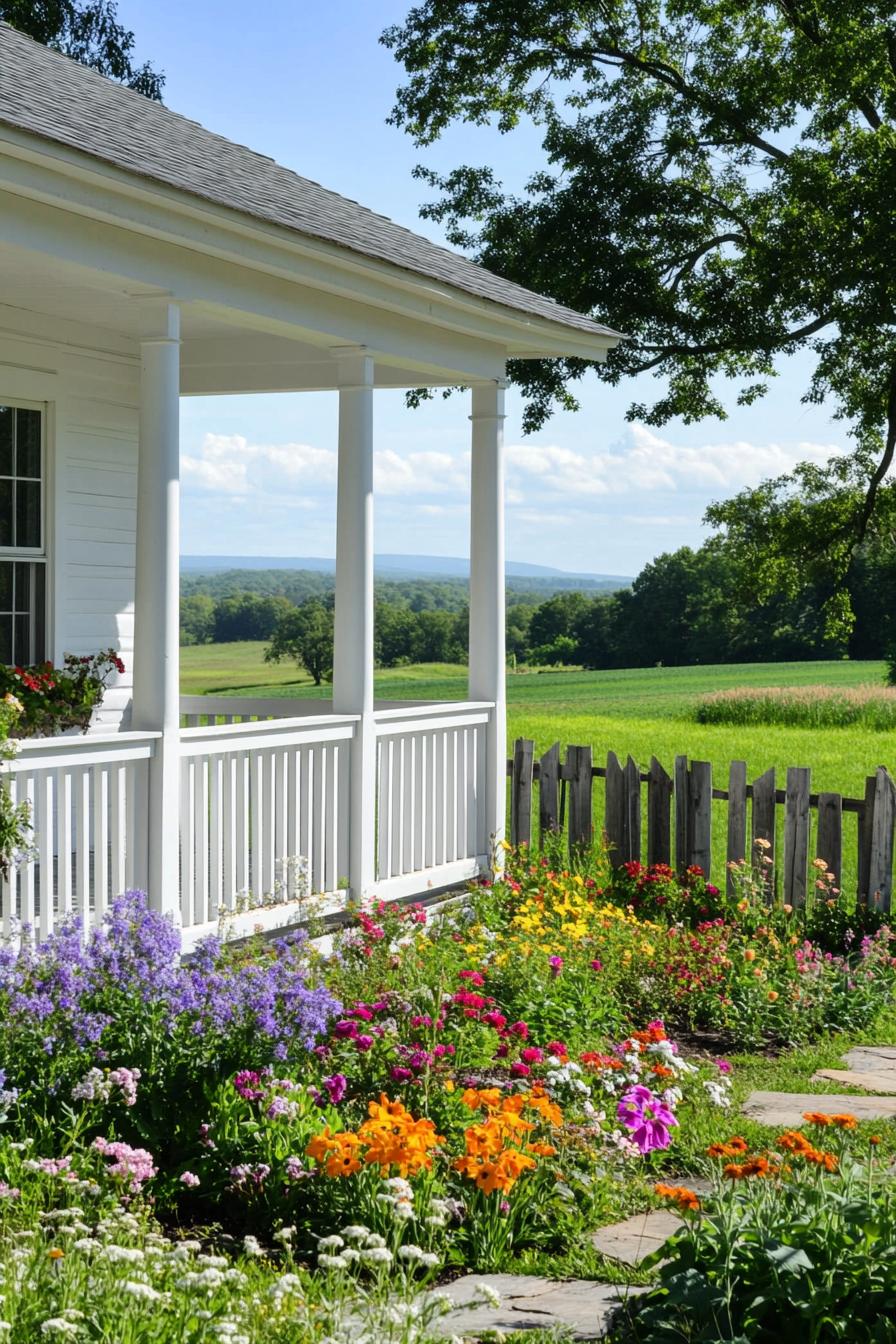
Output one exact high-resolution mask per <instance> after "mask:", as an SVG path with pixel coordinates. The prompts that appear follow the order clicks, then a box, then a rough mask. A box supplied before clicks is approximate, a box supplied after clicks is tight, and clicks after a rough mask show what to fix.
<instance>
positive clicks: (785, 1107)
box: [741, 1092, 896, 1127]
mask: <svg viewBox="0 0 896 1344" xmlns="http://www.w3.org/2000/svg"><path fill="white" fill-rule="evenodd" d="M741 1109H742V1111H743V1114H744V1115H748V1116H749V1117H750V1119H751V1120H758V1121H759V1122H760V1123H761V1124H763V1125H781V1126H790V1127H798V1126H800V1125H802V1124H803V1114H804V1112H805V1111H827V1112H828V1113H829V1114H830V1113H832V1112H833V1113H835V1114H836V1113H837V1112H838V1111H840V1112H843V1111H846V1112H848V1113H849V1114H850V1115H854V1116H856V1118H857V1119H859V1120H892V1119H893V1118H896V1096H888V1097H883V1096H874V1097H857V1096H853V1097H846V1096H837V1095H832V1094H828V1095H819V1094H818V1093H817V1092H751V1093H750V1095H749V1096H748V1097H747V1099H746V1101H745V1102H744V1104H743V1106H742V1108H741Z"/></svg>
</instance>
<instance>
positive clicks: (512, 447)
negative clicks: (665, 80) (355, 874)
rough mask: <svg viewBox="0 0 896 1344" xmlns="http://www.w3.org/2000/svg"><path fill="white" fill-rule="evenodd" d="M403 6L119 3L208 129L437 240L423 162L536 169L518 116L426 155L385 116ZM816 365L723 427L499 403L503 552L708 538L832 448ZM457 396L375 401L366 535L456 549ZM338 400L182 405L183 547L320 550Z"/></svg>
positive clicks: (463, 547)
mask: <svg viewBox="0 0 896 1344" xmlns="http://www.w3.org/2000/svg"><path fill="white" fill-rule="evenodd" d="M409 3H410V0H406V2H405V3H402V2H401V0H339V2H338V3H331V4H321V3H314V4H308V3H307V2H306V3H304V4H303V3H302V0H298V3H296V0H291V2H287V0H262V3H260V4H257V5H255V6H254V7H251V8H249V9H248V10H247V8H246V6H245V5H244V4H237V3H235V0H187V2H186V3H185V0H151V2H150V0H120V3H119V14H120V17H121V19H122V20H123V21H124V22H125V23H126V24H127V25H128V26H129V27H131V28H133V30H134V32H135V34H136V38H137V54H138V57H139V58H141V59H143V58H146V59H149V60H151V61H152V62H153V63H154V64H155V65H157V66H160V67H161V68H162V69H163V70H164V71H165V72H166V75H167V84H166V89H165V101H166V102H167V104H168V106H169V107H171V108H173V109H174V110H176V111H178V112H182V113H184V114H185V115H186V116H189V117H193V118H195V119H196V120H198V121H201V122H203V123H204V124H205V125H207V126H209V127H210V128H211V129H213V130H215V131H218V132H220V133H221V134H223V135H226V136H229V137H230V138H231V139H234V140H237V141H239V142H241V143H243V144H247V145H250V146H251V147H252V148H253V149H257V150H259V151H261V152H262V153H265V154H270V155H271V156H272V157H274V158H276V159H278V160H279V161H280V162H281V163H284V164H286V165H287V166H289V167H291V168H294V169H295V170H296V171H297V172H299V173H302V174H303V175H305V176H306V177H310V178H313V179H315V180H316V181H319V182H322V183H324V184H325V185H326V186H328V187H330V188H332V189H333V190H335V191H339V192H341V193H342V194H343V195H346V196H349V197H353V198H354V199H356V200H359V201H362V202H363V203H364V204H365V205H367V206H369V207H371V208H372V209H374V210H378V211H381V212H382V213H384V214H387V215H390V216H391V217H392V218H393V219H396V220H398V221H399V222H400V223H402V224H405V225H407V226H408V227H410V228H415V229H418V230H419V231H421V232H424V233H428V234H429V235H430V236H433V237H435V238H438V239H439V240H440V241H441V238H440V236H439V232H438V230H437V228H436V227H435V226H434V225H432V224H431V223H429V222H428V221H421V220H420V218H419V214H418V210H419V206H420V204H421V202H422V200H424V199H425V195H426V189H425V187H424V185H423V184H421V183H419V182H416V181H414V180H413V178H412V176H411V172H412V169H413V167H414V165H415V164H416V163H418V162H421V161H422V162H426V163H427V164H428V165H429V166H432V167H435V168H450V167H453V166H455V165H457V164H459V163H477V164H479V163H489V164H491V165H493V166H494V167H495V169H496V171H497V172H498V174H499V176H501V177H502V178H503V180H504V181H505V182H506V183H508V184H510V185H511V186H514V187H519V186H521V184H522V183H523V182H524V181H525V179H526V177H527V175H528V173H529V172H530V171H531V170H532V168H533V167H535V166H537V164H538V162H539V139H538V136H537V133H536V132H534V131H533V130H532V129H530V128H523V129H521V130H518V131H515V132H514V133H513V134H512V135H509V136H500V135H499V134H498V133H497V132H495V131H494V130H493V129H491V128H487V127H485V128H473V127H458V128H453V129H452V130H451V131H450V132H449V133H448V134H446V135H445V136H444V137H443V139H442V140H441V141H440V142H439V143H438V144H437V145H436V146H434V147H433V148H432V149H428V150H426V151H420V150H417V149H415V148H414V146H413V144H412V143H411V141H410V139H409V137H408V136H407V135H405V134H404V133H403V132H401V131H399V130H397V129H395V128H394V127H391V126H387V125H386V124H385V123H386V117H387V116H388V113H389V109H390V107H391V105H392V99H393V94H394V91H395V88H396V86H397V84H398V82H399V78H400V70H399V67H398V66H397V65H396V64H395V62H394V60H393V58H392V56H391V54H390V53H389V52H388V51H386V50H385V49H384V48H383V47H381V46H380V45H379V43H378V37H379V34H380V32H381V31H382V29H383V28H384V27H385V26H386V25H387V24H389V23H393V22H397V21H399V20H400V19H401V18H402V17H403V15H404V13H405V11H406V9H407V8H408V7H409ZM809 367H810V364H809V361H808V359H806V358H805V357H800V358H798V359H796V360H794V361H791V363H790V364H788V365H787V366H786V367H785V368H783V369H782V372H781V376H780V377H779V378H778V379H777V380H776V382H775V383H774V384H773V388H772V392H771V394H770V395H769V396H768V397H766V399H765V400H764V401H763V402H761V403H759V404H758V405H756V406H754V407H750V408H738V407H736V406H734V396H733V393H732V395H731V396H730V397H729V398H728V400H729V404H730V418H729V419H728V420H727V421H724V422H723V421H717V420H711V421H704V422H703V423H702V424H700V425H697V426H694V425H691V426H686V425H683V424H680V423H676V422H672V423H670V424H669V425H667V426H665V427H664V428H663V429H661V430H648V429H647V428H646V427H643V426H638V425H631V424H628V423H627V422H626V420H625V411H626V408H627V406H628V404H629V402H630V401H632V400H633V399H635V398H637V399H638V400H647V399H648V398H649V396H650V392H651V389H650V388H649V387H643V386H641V387H639V386H638V384H636V383H635V382H634V381H633V382H632V383H631V384H629V386H627V387H622V388H618V389H610V388H606V387H603V386H601V385H600V384H598V383H597V381H596V380H589V382H588V384H587V385H586V386H585V387H584V388H583V395H582V398H581V400H582V409H581V410H580V411H579V412H578V413H577V414H563V415H557V416H555V417H554V418H553V419H552V420H551V421H550V422H549V424H548V425H547V426H546V427H545V429H544V430H542V431H541V432H539V433H538V434H537V435H532V436H530V437H525V436H524V435H523V434H522V429H521V423H520V421H521V403H520V400H519V398H518V397H517V396H516V395H515V394H514V393H513V392H511V394H510V396H509V402H508V412H509V413H508V420H507V425H506V442H507V447H508V512H507V554H508V558H510V559H513V560H528V561H534V562H536V563H539V564H547V565H555V566H557V567H558V568H562V569H569V570H577V571H589V572H601V573H613V574H634V573H636V572H637V571H638V569H639V568H640V567H641V566H642V565H643V564H644V563H645V562H646V561H648V560H649V559H651V558H652V557H653V556H654V555H656V554H659V553H660V552H661V551H666V550H672V549H675V548H676V547H678V546H682V545H699V543H700V541H701V540H702V539H703V538H704V537H705V536H706V531H705V529H704V528H703V527H702V525H701V517H702V514H703V511H704V509H705V507H706V505H707V504H708V503H709V502H710V501H711V500H713V499H718V498H724V497H726V496H727V495H730V494H732V493H734V492H735V491H736V490H738V489H740V488H741V487H743V486H744V485H747V484H752V483H754V482H756V481H759V480H761V479H762V478H763V477H765V476H768V475H776V474H778V473H779V472H781V471H784V470H787V469H788V468H789V467H790V466H791V465H792V464H793V463H794V462H796V461H798V460H800V459H801V458H814V459H823V458H825V457H827V456H828V455H829V454H830V453H831V452H832V451H834V450H835V449H837V448H843V447H844V446H845V445H846V435H845V429H844V426H842V425H840V424H837V423H832V422H831V421H830V419H829V417H828V416H827V415H826V414H825V413H824V410H823V408H819V407H809V406H803V405H801V403H800V394H801V392H802V390H803V389H804V387H805V386H806V382H807V373H808V369H809ZM466 412H467V407H466V405H465V404H464V402H463V401H462V400H461V399H460V398H458V397H454V398H450V399H449V400H447V401H443V400H441V399H439V400H438V401H437V402H435V403H431V404H430V405H428V406H427V407H425V408H423V409H422V410H418V411H410V410H407V409H406V408H405V406H404V403H403V398H402V396H401V395H399V394H386V393H379V394H378V395H377V402H376V453H377V457H376V487H377V501H376V547H377V550H378V551H392V552H400V553H405V554H415V553H421V554H424V553H425V554H431V555H465V554H466V553H467V527H468V518H469V510H468V502H467V471H468V461H467V457H466V453H467V440H468V423H467V420H466ZM335 434H336V407H335V398H334V397H333V396H332V395H329V394H328V395H322V394H314V395H307V394H306V395H302V396H299V395H296V396H270V397H251V398H250V397H234V398H202V399H190V400H187V401H185V402H184V403H183V410H182V460H183V508H182V514H183V545H182V549H183V550H184V551H185V552H188V553H193V554H216V553H227V554H233V555H239V554H242V555H265V554H269V555H332V554H333V553H334V547H335V520H334V481H333V470H334V466H335Z"/></svg>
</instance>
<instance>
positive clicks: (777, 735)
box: [181, 643, 896, 887]
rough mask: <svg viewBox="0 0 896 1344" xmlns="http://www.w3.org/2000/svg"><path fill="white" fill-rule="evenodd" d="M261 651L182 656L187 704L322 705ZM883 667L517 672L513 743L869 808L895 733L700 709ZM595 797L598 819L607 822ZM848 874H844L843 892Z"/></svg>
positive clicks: (435, 677)
mask: <svg viewBox="0 0 896 1344" xmlns="http://www.w3.org/2000/svg"><path fill="white" fill-rule="evenodd" d="M263 649H264V645H263V644H254V643H253V644H217V645H214V644H211V645H201V646H197V647H194V648H186V649H183V650H182V651H181V658H182V662H181V683H182V687H183V691H184V693H185V694H189V695H200V694H203V693H217V694H226V693H230V694H233V695H237V694H239V695H264V696H272V695H284V696H301V697H302V698H305V697H322V696H326V694H327V688H325V687H324V688H319V689H316V688H315V687H314V686H313V685H312V684H311V683H310V680H309V679H308V678H307V677H306V676H304V675H303V674H299V673H297V670H296V668H295V667H288V666H286V665H283V666H281V667H278V666H276V665H272V666H271V665H268V664H266V663H265V662H264V661H263V657H262V654H263ZM883 675H884V664H883V663H882V662H863V663H850V662H818V663H751V664H746V665H741V666H709V667H650V668H636V669H631V670H628V671H612V672H577V671H569V672H535V671H533V672H518V673H512V674H510V675H509V676H508V679H507V694H508V736H509V739H510V741H513V739H514V738H516V737H531V738H533V739H534V741H535V744H536V750H537V751H539V752H540V751H544V750H545V749H546V748H547V747H549V746H550V745H551V743H552V742H557V741H559V742H560V744H561V746H566V745H569V744H573V745H577V746H578V745H588V744H590V745H591V746H592V747H593V748H594V752H595V759H596V761H598V762H601V761H602V760H603V759H604V758H605V757H606V753H607V751H608V750H612V751H615V752H616V753H617V755H618V756H619V757H620V758H623V759H624V757H625V756H627V755H629V754H631V755H632V756H633V757H634V758H635V760H636V761H637V762H638V764H639V765H640V766H641V767H642V769H643V768H644V767H646V766H647V765H648V764H649V761H650V757H651V756H652V755H654V756H656V757H657V758H658V759H659V760H660V762H661V763H662V764H663V765H664V766H665V767H666V769H667V770H670V771H671V769H672V765H673V762H674V759H675V757H676V755H679V754H684V755H687V756H690V757H691V758H692V759H694V760H708V761H711V762H712V764H713V774H714V776H715V781H716V784H717V786H722V787H724V786H725V785H726V784H727V775H728V765H729V762H730V761H732V760H745V761H746V762H747V769H748V778H749V779H755V778H756V776H757V775H760V774H761V773H762V772H763V771H764V770H767V769H768V768H769V767H770V766H772V765H773V766H775V767H776V768H777V769H778V771H779V772H780V776H781V779H780V784H781V786H782V787H783V783H784V771H785V770H786V767H787V766H788V765H807V766H809V767H811V770H812V787H813V790H830V791H833V792H838V793H843V794H844V795H846V796H850V797H861V796H862V795H863V792H864V783H865V778H866V776H867V775H868V774H869V773H870V772H872V771H873V770H874V769H875V767H876V766H878V765H886V766H887V767H888V768H889V769H890V771H891V773H893V774H894V775H896V732H872V731H870V730H868V729H859V728H855V727H851V728H831V729H827V730H825V731H823V732H820V731H819V730H817V729H807V728H789V727H787V728H785V727H729V726H727V725H725V726H722V725H714V724H698V723H696V722H695V721H694V720H693V718H692V717H691V714H692V711H693V706H694V703H695V701H696V700H697V699H699V697H700V696H701V695H704V694H706V692H708V691H714V690H724V689H726V688H728V687H733V686H812V685H822V684H823V685H827V686H859V685H863V684H869V683H875V684H877V685H880V684H882V682H883ZM376 687H377V694H378V695H380V696H382V697H383V698H386V699H418V698H419V699H433V700H459V699H463V697H464V695H465V693H466V676H465V671H464V669H463V668H461V667H457V666H452V665H449V664H432V665H426V666H417V667H408V668H399V669H395V670H393V671H389V672H380V673H378V674H377V678H376ZM601 792H602V791H601V790H600V789H596V790H595V795H596V814H595V815H596V820H597V821H598V823H599V821H600V816H601V802H602V799H601ZM714 813H715V815H714V825H713V832H714V855H715V859H714V863H713V869H714V875H715V877H716V878H717V879H718V877H719V876H720V871H719V870H720V867H721V864H722V862H723V859H724V835H725V813H724V807H723V805H720V804H716V806H715V809H714ZM853 829H854V821H853V819H852V818H847V819H846V820H845V827H844V830H845V838H846V849H847V853H848V852H849V850H850V849H851V848H852V846H853V843H854V840H853V836H852V830H853ZM851 870H852V863H851V861H848V862H847V865H846V871H845V872H844V886H845V887H846V885H847V882H848V880H849V877H850V875H851Z"/></svg>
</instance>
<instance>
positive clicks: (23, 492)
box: [16, 481, 40, 546]
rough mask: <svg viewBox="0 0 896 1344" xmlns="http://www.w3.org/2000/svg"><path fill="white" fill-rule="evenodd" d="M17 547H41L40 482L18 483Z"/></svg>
mask: <svg viewBox="0 0 896 1344" xmlns="http://www.w3.org/2000/svg"><path fill="white" fill-rule="evenodd" d="M16 545H17V546H39V545H40V482H39V481H16Z"/></svg>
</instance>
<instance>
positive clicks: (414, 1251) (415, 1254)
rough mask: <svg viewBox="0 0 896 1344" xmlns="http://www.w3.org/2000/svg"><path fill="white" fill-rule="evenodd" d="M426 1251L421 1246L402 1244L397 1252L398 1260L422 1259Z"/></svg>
mask: <svg viewBox="0 0 896 1344" xmlns="http://www.w3.org/2000/svg"><path fill="white" fill-rule="evenodd" d="M425 1254H426V1252H425V1251H424V1249H423V1247H422V1246H414V1245H411V1244H409V1245H407V1246H402V1247H401V1248H400V1250H399V1252H398V1258H399V1259H400V1260H422V1259H423V1257H424V1255H425Z"/></svg>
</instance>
